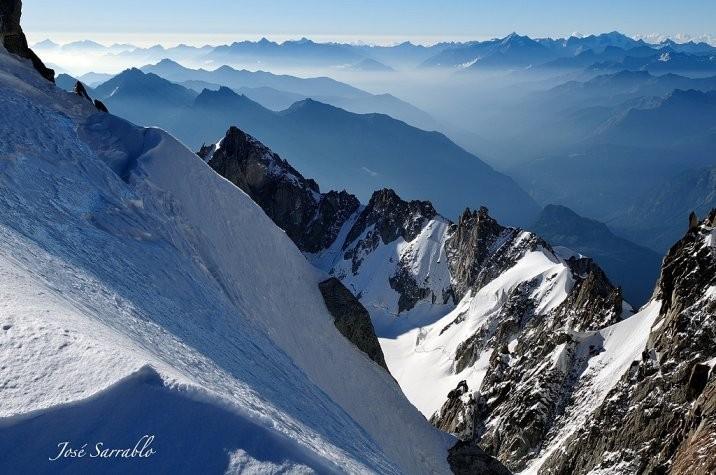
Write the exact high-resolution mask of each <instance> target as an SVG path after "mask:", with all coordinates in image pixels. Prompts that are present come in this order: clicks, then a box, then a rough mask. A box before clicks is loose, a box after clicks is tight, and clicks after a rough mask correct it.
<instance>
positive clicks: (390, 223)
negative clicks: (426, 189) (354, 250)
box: [346, 189, 437, 243]
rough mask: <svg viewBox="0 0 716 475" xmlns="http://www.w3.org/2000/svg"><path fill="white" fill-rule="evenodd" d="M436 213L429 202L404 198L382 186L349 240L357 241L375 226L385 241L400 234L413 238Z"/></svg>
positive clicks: (371, 198) (360, 218) (374, 194)
mask: <svg viewBox="0 0 716 475" xmlns="http://www.w3.org/2000/svg"><path fill="white" fill-rule="evenodd" d="M435 216H437V212H436V211H435V208H433V205H432V204H431V203H430V202H429V201H403V200H401V199H400V197H399V196H398V195H397V194H396V193H395V191H393V190H389V189H382V190H379V191H376V192H375V193H373V196H371V197H370V201H368V206H366V208H365V210H364V211H363V213H361V215H360V217H359V218H358V221H356V224H355V226H353V228H352V229H351V232H350V233H349V234H348V237H347V239H346V242H348V243H350V242H353V241H355V240H356V239H357V238H358V237H359V236H360V235H361V234H362V233H363V232H364V231H365V230H366V229H367V228H368V227H370V226H374V227H375V229H376V231H377V232H378V235H379V236H380V238H381V239H382V241H383V242H384V243H389V242H393V241H395V240H396V239H398V238H399V237H402V238H403V239H405V240H406V241H412V240H413V239H415V237H416V236H417V235H418V234H419V233H420V231H421V230H422V229H423V227H424V226H425V224H426V223H427V222H428V221H429V220H431V219H433V218H434V217H435Z"/></svg>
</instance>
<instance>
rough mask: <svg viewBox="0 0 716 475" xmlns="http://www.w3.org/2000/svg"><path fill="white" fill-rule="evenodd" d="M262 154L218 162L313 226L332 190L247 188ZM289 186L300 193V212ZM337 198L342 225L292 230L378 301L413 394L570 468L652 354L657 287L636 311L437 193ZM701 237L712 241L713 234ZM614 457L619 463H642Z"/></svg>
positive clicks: (457, 421)
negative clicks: (578, 442) (454, 211)
mask: <svg viewBox="0 0 716 475" xmlns="http://www.w3.org/2000/svg"><path fill="white" fill-rule="evenodd" d="M229 136H231V134H229ZM246 142H247V143H252V142H251V141H248V140H247V141H246ZM251 156H252V153H250V152H245V151H244V152H241V151H239V150H235V151H234V153H232V154H230V155H229V154H220V156H219V159H218V160H217V161H216V162H214V159H213V158H211V157H210V158H209V159H208V163H209V164H210V165H212V163H216V165H212V166H214V167H215V169H217V171H219V173H222V174H224V176H225V177H226V178H227V179H229V180H230V181H232V182H233V183H235V184H237V185H238V186H240V187H241V188H242V189H244V190H245V191H247V193H248V194H249V195H250V196H252V198H254V199H255V200H256V201H257V202H259V203H260V204H261V205H262V207H263V209H264V210H265V211H266V213H267V214H268V215H269V216H270V217H271V218H272V219H273V220H274V221H275V222H276V223H277V224H279V226H281V227H284V228H287V229H288V230H290V229H292V228H291V226H294V225H296V224H297V223H298V224H300V225H306V226H307V227H310V226H311V225H312V224H313V223H315V222H316V217H317V216H322V215H321V211H320V209H321V203H323V202H325V201H326V197H327V196H329V195H331V193H335V192H329V193H323V194H319V198H317V199H316V200H313V204H311V203H308V204H307V202H306V200H301V199H299V198H300V197H301V196H302V195H303V194H305V190H304V189H302V186H301V183H303V182H310V183H311V186H312V187H313V189H314V191H316V192H318V186H317V185H316V184H315V182H312V181H310V180H306V179H305V178H304V177H302V176H301V175H300V174H298V172H297V171H295V170H293V169H292V173H294V174H296V177H297V178H296V177H294V179H292V180H290V181H289V180H286V179H284V178H282V177H280V176H277V175H276V174H273V175H271V174H269V173H266V172H264V173H263V174H260V175H261V176H260V177H256V176H254V177H253V182H254V184H249V185H247V184H246V181H247V180H246V174H245V173H243V172H242V171H241V170H248V169H250V168H251V167H250V165H251V163H252V159H251ZM274 160H275V161H276V163H284V164H285V162H283V161H281V160H280V158H278V157H275V156H274ZM227 163H233V164H234V165H233V166H231V167H230V166H228V165H227ZM285 166H288V165H287V164H285ZM256 183H260V186H257V185H256ZM342 193H345V192H342ZM286 195H288V196H294V197H298V198H296V199H295V200H294V202H300V203H302V205H301V206H300V207H299V208H298V211H296V209H292V208H290V207H288V206H287V205H286V204H285V202H286V200H285V196H286ZM348 196H350V195H348ZM289 201H290V200H289ZM340 203H343V204H344V205H340ZM340 203H339V205H337V206H335V207H334V210H336V211H337V212H336V213H335V216H336V219H335V220H334V221H333V222H331V220H330V219H326V217H325V216H322V218H321V220H320V222H321V226H322V227H323V228H324V229H331V230H332V233H331V234H330V236H331V238H332V239H331V240H328V241H325V240H324V241H322V242H319V241H318V240H316V239H311V238H310V237H309V239H306V235H301V236H299V238H298V239H296V238H294V240H295V241H296V243H297V244H298V246H299V248H300V249H301V250H303V251H304V254H305V255H306V256H307V258H308V260H309V261H310V262H311V263H313V264H314V265H315V266H316V267H318V268H319V269H321V270H322V271H324V272H326V273H328V274H331V275H334V276H336V277H338V278H339V279H341V280H342V281H343V283H344V284H345V286H346V287H347V288H349V289H350V290H351V291H352V292H353V293H354V294H355V295H356V296H357V297H358V298H359V299H360V301H361V303H362V304H363V305H364V306H365V307H366V309H368V311H369V312H370V315H371V318H372V319H373V325H374V327H375V330H376V334H377V335H378V337H379V339H380V343H381V346H382V348H383V352H384V354H385V360H386V362H387V364H388V367H389V369H390V371H391V373H392V374H393V376H395V378H396V379H397V381H398V382H399V383H400V385H401V388H402V389H403V391H404V392H405V394H406V395H407V397H408V398H409V399H410V400H411V402H413V404H415V406H416V407H417V408H418V409H419V410H420V411H421V412H422V413H423V414H425V416H426V417H430V418H431V422H432V423H434V424H435V425H436V426H437V427H440V428H441V429H443V430H445V431H448V432H451V433H453V434H456V435H458V436H460V437H461V438H463V439H472V440H479V441H480V445H481V446H482V447H483V448H485V450H486V451H487V452H488V453H490V454H492V455H494V456H496V457H498V458H499V459H500V460H502V461H503V462H504V463H505V464H506V465H507V466H508V467H510V468H511V469H512V470H514V471H525V472H526V473H537V472H539V471H540V470H541V471H553V470H555V466H556V467H558V470H566V471H567V472H569V467H570V462H569V459H568V458H564V457H562V458H560V457H559V454H561V453H563V451H564V450H565V447H567V446H568V444H569V443H570V441H571V440H572V439H573V438H574V437H575V434H576V433H578V432H579V431H580V430H583V428H584V426H585V424H589V423H590V422H589V421H590V420H592V418H594V417H597V416H595V414H596V413H598V411H599V410H600V409H599V408H600V407H601V406H602V405H603V404H604V403H605V401H609V400H610V394H611V393H612V392H613V391H614V390H615V387H617V386H618V385H619V382H620V380H621V379H622V378H623V377H624V376H625V375H627V374H629V372H630V371H632V369H633V368H634V364H635V363H636V362H638V361H639V360H642V359H643V358H644V357H645V356H644V355H645V354H646V353H645V352H644V350H645V348H647V347H648V342H649V340H650V338H651V335H652V334H653V333H654V332H655V331H657V330H658V328H659V325H660V323H659V320H658V317H659V315H660V314H661V313H662V311H663V308H662V297H661V296H660V294H658V293H657V294H656V295H655V297H654V298H653V299H652V300H651V301H650V302H649V303H648V304H647V305H645V306H644V307H643V308H642V309H641V310H640V311H638V312H636V313H634V310H632V308H631V306H630V305H629V304H628V303H626V302H624V301H623V300H622V297H621V292H620V290H619V289H618V288H615V287H614V286H613V285H612V284H611V283H610V282H609V280H608V278H607V277H606V275H605V274H604V272H603V271H602V270H601V269H600V268H599V267H598V266H597V265H595V264H594V262H592V261H591V260H590V259H588V258H587V257H585V256H581V255H579V254H576V253H574V252H572V251H570V250H569V249H566V248H552V247H551V246H550V245H549V244H548V243H546V242H544V241H543V240H542V239H540V238H539V237H538V236H536V235H534V234H533V233H529V232H525V231H522V230H519V229H514V228H507V227H503V226H500V225H499V224H498V223H497V222H495V220H494V219H492V218H491V217H490V216H489V215H488V212H487V210H486V209H484V208H483V209H480V210H478V211H469V210H467V211H466V212H465V213H464V214H463V216H461V218H460V220H459V222H458V223H451V222H450V221H449V220H447V219H445V218H443V217H441V216H439V215H438V214H437V213H436V212H435V210H434V209H433V207H432V206H431V204H430V203H428V202H421V201H411V202H406V201H403V200H401V199H400V198H399V197H398V196H397V195H396V194H395V193H394V192H392V191H391V190H380V191H377V192H376V193H374V195H373V197H372V198H371V200H370V201H369V202H368V203H367V204H366V205H358V204H357V200H355V199H353V200H351V199H349V198H345V197H344V200H343V201H341V202H340ZM288 230H287V232H289V231H288ZM291 234H292V233H291V232H289V235H291ZM294 234H295V233H294ZM321 236H322V238H324V239H325V235H321ZM704 236H705V237H704V242H706V244H707V245H710V242H711V241H713V239H714V238H713V233H711V234H709V233H705V234H704ZM709 240H711V241H709ZM701 284H702V283H700V284H699V285H701ZM712 287H713V285H712V284H711V287H708V288H712ZM706 294H707V295H711V294H709V290H708V289H707V290H706ZM709 361H711V360H709ZM709 367H710V366H709ZM615 457H616V458H615V461H614V466H620V467H632V468H633V467H636V466H638V464H637V465H635V464H634V463H632V462H633V461H632V460H629V459H628V458H625V457H623V456H622V457H617V456H616V455H615ZM592 468H594V469H596V468H595V466H591V468H589V469H592ZM632 468H626V469H625V470H627V472H628V470H632ZM589 469H586V468H585V471H589Z"/></svg>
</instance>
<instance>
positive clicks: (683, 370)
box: [541, 210, 716, 474]
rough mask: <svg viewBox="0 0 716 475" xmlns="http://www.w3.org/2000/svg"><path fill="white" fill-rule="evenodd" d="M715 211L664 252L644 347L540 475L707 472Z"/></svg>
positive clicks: (713, 397)
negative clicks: (657, 308) (655, 305)
mask: <svg viewBox="0 0 716 475" xmlns="http://www.w3.org/2000/svg"><path fill="white" fill-rule="evenodd" d="M714 226H716V210H714V211H712V212H711V213H710V215H709V217H707V218H706V219H705V220H704V221H703V222H701V223H699V224H697V225H696V226H689V231H688V232H687V234H686V235H685V236H684V237H683V238H682V239H681V240H680V241H679V242H678V243H676V244H675V245H674V246H673V247H672V248H671V249H670V250H669V253H668V254H667V256H666V258H665V259H664V263H663V266H662V272H661V277H660V279H659V283H658V285H657V290H656V292H655V298H656V299H658V300H660V301H661V309H660V312H659V315H658V318H657V319H656V322H655V323H654V325H653V327H652V330H651V334H650V337H649V341H648V343H647V347H646V350H645V351H644V353H643V354H642V358H641V359H640V360H637V361H634V362H633V363H632V365H631V367H630V369H629V370H628V371H627V373H626V374H624V375H623V376H622V378H621V379H620V381H619V383H618V384H617V385H616V387H614V389H613V390H612V391H611V392H610V393H609V394H608V395H607V397H606V399H605V400H604V402H603V403H602V404H601V405H600V406H599V407H598V409H597V410H596V411H595V412H594V413H593V414H592V415H591V416H590V417H589V419H588V421H587V423H586V424H585V425H584V427H582V428H580V429H579V430H578V431H577V432H576V433H575V434H574V435H572V436H571V437H570V438H569V440H568V441H567V442H566V443H565V444H564V446H563V450H560V451H559V452H558V453H554V454H553V455H552V456H550V457H549V459H548V460H547V461H546V463H545V464H544V466H543V467H542V470H541V473H549V474H573V473H576V474H582V473H588V472H590V471H592V470H595V469H599V470H601V471H602V472H603V473H617V474H619V473H713V471H714V469H715V468H716V462H714V460H716V459H715V458H714V441H715V440H716V413H715V412H716V388H715V386H716V377H715V376H714V370H713V366H714V362H716V344H714V341H716V318H715V317H714V316H715V315H716V291H715V289H716V247H715V244H716V240H715V237H716V230H715V229H714Z"/></svg>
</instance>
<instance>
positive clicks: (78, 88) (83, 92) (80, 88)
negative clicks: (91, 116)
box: [73, 81, 109, 112]
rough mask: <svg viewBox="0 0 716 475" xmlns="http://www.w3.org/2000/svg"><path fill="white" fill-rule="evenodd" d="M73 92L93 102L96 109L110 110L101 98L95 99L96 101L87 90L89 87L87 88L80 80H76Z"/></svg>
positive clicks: (101, 110)
mask: <svg viewBox="0 0 716 475" xmlns="http://www.w3.org/2000/svg"><path fill="white" fill-rule="evenodd" d="M73 92H74V93H75V94H77V95H78V96H80V97H81V98H82V99H85V100H87V101H89V102H90V103H91V104H93V105H94V107H95V109H97V110H98V111H100V112H109V111H108V110H107V106H105V105H104V103H103V102H102V101H100V100H99V99H95V100H94V101H93V100H92V98H91V97H90V95H89V93H88V92H87V88H85V86H84V84H82V83H81V82H80V81H76V82H75V87H74V89H73Z"/></svg>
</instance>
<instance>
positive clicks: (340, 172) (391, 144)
mask: <svg viewBox="0 0 716 475" xmlns="http://www.w3.org/2000/svg"><path fill="white" fill-rule="evenodd" d="M232 74H234V73H232ZM95 95H96V97H97V98H99V99H101V100H102V101H103V102H104V103H105V104H106V105H107V106H108V107H109V108H110V110H112V111H113V112H114V113H116V114H118V115H120V116H122V117H125V118H127V119H129V120H131V121H134V122H137V123H140V124H144V125H157V126H160V127H162V128H164V129H166V130H168V131H170V132H171V133H173V134H174V135H175V136H177V137H178V138H179V139H181V140H182V141H183V142H184V143H186V144H187V145H189V146H191V147H193V148H195V149H198V148H199V146H200V145H202V144H203V143H210V142H212V141H215V140H218V139H219V138H220V137H221V135H222V133H223V132H224V131H225V130H226V129H227V127H228V126H229V125H230V124H238V125H239V126H241V127H242V128H244V129H245V130H247V131H248V132H250V133H251V134H252V135H254V136H256V137H257V138H259V139H260V140H262V141H264V142H265V143H269V144H271V146H272V148H273V149H274V150H276V151H277V152H279V153H281V154H282V155H283V156H285V157H286V158H288V159H290V160H291V162H292V163H295V164H296V165H298V166H300V167H301V169H304V170H307V171H308V172H309V173H311V176H314V177H316V178H317V179H318V180H320V183H324V184H325V185H326V186H328V187H330V188H332V189H337V190H341V189H347V190H349V191H351V192H352V193H355V194H356V195H358V197H359V198H361V199H366V200H367V198H368V197H370V195H371V194H372V193H373V191H375V190H376V189H379V188H383V187H391V188H394V189H396V190H397V191H399V192H400V193H401V194H402V195H404V196H406V197H408V198H411V197H421V196H422V197H427V198H429V199H431V200H432V201H433V202H434V203H435V205H436V207H437V209H438V210H439V211H441V212H443V213H445V214H446V215H448V216H457V215H458V214H459V213H460V212H461V211H462V210H463V209H464V207H465V206H466V205H470V206H479V205H482V204H484V205H487V206H490V208H491V209H492V210H493V212H494V213H495V215H496V216H500V218H501V219H503V220H505V221H507V222H511V223H518V224H528V223H530V222H531V221H532V220H533V219H534V217H535V216H536V214H537V212H538V211H539V208H538V206H537V205H536V204H535V202H534V201H533V200H532V199H531V198H530V197H529V196H528V195H527V194H526V193H525V192H524V191H523V190H521V189H520V188H519V186H517V185H516V184H515V183H514V182H513V181H512V179H511V178H509V177H507V176H505V175H503V174H501V173H498V172H496V171H495V170H493V169H492V168H491V167H489V166H488V165H486V164H485V163H484V162H482V161H481V160H480V159H478V158H477V157H475V156H474V155H472V154H470V153H468V152H466V151H465V150H463V149H462V148H460V147H459V146H457V145H455V144H454V143H453V142H451V141H450V140H449V139H448V138H447V137H445V136H444V135H442V134H440V133H437V132H426V131H423V130H420V129H417V128H415V127H412V126H410V125H407V124H406V123H404V122H402V121H399V120H396V119H393V118H391V117H389V116H387V115H383V114H355V113H352V112H348V111H346V110H343V109H340V108H337V107H334V106H330V105H327V104H324V103H321V102H318V101H315V100H312V99H306V100H302V101H299V102H296V103H295V104H293V105H292V106H291V107H289V108H288V109H286V110H284V111H280V112H276V111H272V110H269V109H267V108H265V107H263V106H262V105H260V104H258V103H257V102H254V101H252V100H251V99H249V98H248V97H246V96H244V95H239V94H237V93H236V92H234V91H233V90H231V89H229V88H227V87H221V88H220V89H219V90H217V91H212V90H209V89H205V90H203V91H202V92H201V93H199V94H198V95H197V93H196V92H195V91H193V90H190V89H187V88H185V87H183V86H180V85H178V84H176V83H172V82H170V81H168V80H166V79H163V78H161V77H159V76H157V75H155V74H153V73H143V72H142V71H140V70H138V69H131V70H127V71H125V72H123V73H121V74H119V75H117V76H116V77H114V78H112V79H111V80H109V81H107V82H106V83H104V84H102V85H101V86H99V87H97V88H96V89H95ZM199 118H200V120H198V119H199Z"/></svg>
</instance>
